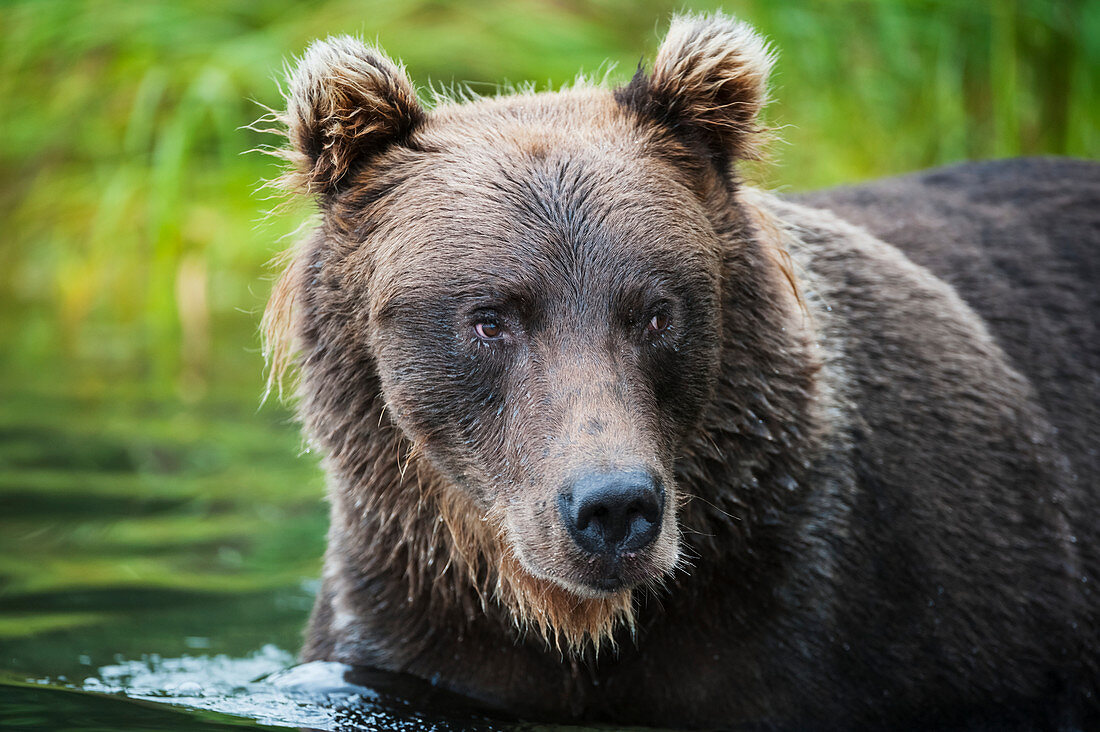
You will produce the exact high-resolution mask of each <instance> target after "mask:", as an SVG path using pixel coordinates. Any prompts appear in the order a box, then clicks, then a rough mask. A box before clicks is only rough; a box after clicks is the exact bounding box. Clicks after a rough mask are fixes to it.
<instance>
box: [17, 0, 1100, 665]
mask: <svg viewBox="0 0 1100 732" xmlns="http://www.w3.org/2000/svg"><path fill="white" fill-rule="evenodd" d="M684 5H685V4H683V3H681V2H679V1H677V2H672V1H671V0H640V1H631V0H594V1H593V2H586V3H582V2H578V1H576V0H564V1H559V2H549V1H548V0H513V1H509V2H504V1H503V0H489V1H488V2H482V3H461V2H455V1H454V0H411V1H409V2H399V1H397V0H385V1H382V0H356V1H355V2H351V1H350V0H325V1H323V2H313V3H302V2H297V1H295V0H276V1H273V2H263V3H261V2H254V1H253V0H230V1H227V2H221V3H208V2H199V1H197V0H193V1H191V2H182V1H173V2H168V1H165V2H148V3H132V2H94V3H93V2H87V3H77V2H59V1H52V0H9V1H8V2H5V3H4V4H3V5H0V98H2V99H3V106H2V111H0V220H2V222H3V236H2V237H0V650H3V651H4V652H3V653H0V666H7V667H9V668H17V667H18V668H24V667H36V668H49V669H56V668H58V667H59V664H60V665H63V664H64V663H66V660H65V659H68V662H70V663H71V662H72V659H73V658H75V657H76V655H77V654H79V653H84V652H85V651H84V650H80V649H88V652H89V653H93V651H94V653H93V655H95V654H101V655H102V654H107V655H108V657H109V654H110V653H113V652H121V653H129V654H130V655H134V654H135V653H140V652H141V651H142V650H143V649H144V650H157V651H160V652H162V653H165V654H169V653H172V652H173V649H176V651H175V652H179V650H178V648H177V647H182V646H180V644H181V643H182V642H183V641H182V640H181V639H182V637H183V636H184V635H186V634H194V635H203V634H204V632H203V627H202V626H203V625H206V626H207V627H208V633H214V632H215V631H214V630H213V628H214V627H215V626H216V627H218V628H227V627H237V626H233V625H232V622H230V621H229V620H227V618H230V617H233V618H235V619H236V621H235V622H236V623H237V625H238V626H241V627H243V626H244V625H248V626H249V627H248V628H247V632H246V630H241V635H240V636H239V638H240V640H239V641H232V639H230V640H226V641H225V643H223V644H222V645H220V646H218V645H217V642H215V646H217V647H218V648H222V649H237V650H239V651H240V652H243V651H245V650H248V649H249V648H252V647H256V646H258V645H259V644H260V643H262V642H263V640H264V639H265V638H280V639H283V640H282V641H280V642H285V643H286V644H287V645H291V646H292V645H293V644H294V642H295V641H294V628H296V627H297V626H298V625H299V624H300V623H301V620H302V618H303V613H304V608H305V607H306V606H307V605H308V598H306V599H305V600H304V601H303V599H302V598H303V596H304V594H303V591H302V590H301V589H300V586H301V581H302V579H303V578H307V577H311V576H315V574H316V572H317V568H318V565H319V556H320V552H321V551H322V548H323V533H324V507H323V505H322V504H321V501H320V497H321V494H322V492H323V488H322V481H321V479H320V477H319V474H318V471H317V469H316V466H315V464H314V461H312V460H309V459H300V458H298V457H297V453H298V452H299V450H300V443H299V439H298V437H297V435H296V431H295V428H294V426H293V425H292V424H290V423H289V419H288V415H287V412H286V410H285V409H284V408H282V407H279V406H278V405H271V404H269V405H267V406H266V407H264V408H263V409H262V410H260V411H257V404H258V399H259V394H260V392H261V388H262V379H261V370H262V363H261V359H260V357H259V355H258V337H257V335H256V327H257V323H258V319H259V318H258V312H259V311H260V310H261V309H262V307H263V303H264V301H265V298H266V294H267V289H268V287H269V282H270V279H271V277H272V276H273V273H274V272H273V269H272V268H271V267H269V266H268V265H267V263H268V262H269V261H270V260H271V259H272V258H273V257H274V256H275V255H276V253H277V252H278V251H279V250H281V249H283V248H285V247H287V246H288V245H289V244H290V243H291V242H292V241H293V232H294V230H295V229H296V228H297V227H298V225H299V224H300V223H301V222H302V221H303V220H304V219H306V218H307V216H308V214H309V208H308V204H306V203H304V202H303V203H302V205H299V206H298V207H297V208H295V207H291V208H290V209H289V210H283V211H281V212H278V213H273V214H270V215H265V214H264V212H265V211H266V210H268V209H271V208H273V207H274V206H275V204H276V203H277V201H275V200H271V199H269V198H266V197H265V194H263V193H259V194H257V193H256V191H257V189H258V187H259V185H260V183H261V182H262V181H263V180H264V179H268V178H272V177H274V176H275V175H276V174H277V172H278V165H277V163H276V162H275V161H274V160H272V159H271V158H270V157H266V156H263V155H260V154H257V153H246V151H248V150H252V149H255V148H257V147H260V146H262V145H269V144H277V140H275V139H272V138H271V136H269V135H268V136H265V135H262V134H260V133H257V132H255V131H253V130H250V129H248V128H247V127H246V126H247V125H248V124H249V123H250V122H252V121H253V120H255V119H256V118H257V117H259V116H260V115H261V114H262V113H263V109H262V107H261V106H260V105H267V106H270V107H278V106H279V105H280V97H279V92H278V88H277V83H276V80H277V79H278V78H279V77H280V76H281V69H282V65H283V63H284V61H286V60H287V59H289V58H291V57H292V56H293V55H294V54H298V53H301V51H302V50H303V49H304V48H305V46H306V45H307V44H308V43H309V41H310V40H311V39H313V38H316V37H318V36H324V35H326V34H331V33H359V34H362V35H363V36H365V37H366V38H367V39H368V40H373V39H375V38H377V39H378V40H379V41H380V42H381V43H382V44H383V46H384V47H385V48H386V49H387V50H388V51H389V52H390V53H391V54H393V55H394V56H396V57H399V58H401V59H403V60H404V61H405V62H406V63H407V64H408V67H409V70H410V72H411V74H412V76H413V77H414V79H415V80H416V81H417V83H418V84H420V85H421V86H422V87H423V88H424V89H425V90H427V89H428V88H429V87H430V86H433V85H434V86H436V87H440V86H442V87H449V86H451V85H453V84H468V85H470V86H471V88H473V89H474V90H475V91H477V92H479V93H483V94H491V93H493V92H494V90H496V89H497V88H498V87H497V84H498V83H499V82H512V83H514V82H522V81H531V82H534V83H535V84H536V86H537V87H538V88H554V87H556V86H559V85H561V84H562V83H565V82H568V81H570V80H571V79H572V78H573V77H574V75H575V73H576V72H577V71H578V70H583V71H584V72H586V73H589V74H596V75H601V74H603V73H605V72H607V73H608V74H609V78H610V79H611V80H612V81H616V80H625V79H626V78H628V77H629V75H630V74H631V73H632V72H633V70H634V68H635V66H636V65H637V63H638V61H639V59H640V58H641V57H642V56H643V54H644V55H646V56H652V54H653V52H654V50H655V47H656V43H657V41H658V39H659V37H660V34H661V33H662V32H663V30H664V28H665V27H666V26H667V19H668V17H669V15H670V14H671V13H672V11H674V10H677V9H680V8H682V7H684ZM686 6H687V7H689V8H694V9H699V10H710V9H714V8H716V7H718V4H717V3H696V2H687V3H686ZM725 9H726V11H727V12H730V13H733V14H736V15H738V16H740V17H742V18H744V19H746V20H749V21H751V22H752V23H753V24H754V25H756V26H757V27H758V28H759V29H760V30H761V31H762V32H763V33H764V34H765V35H767V36H768V37H769V38H770V39H771V40H772V41H773V43H774V45H775V47H776V48H777V49H778V50H779V52H780V61H779V65H778V67H777V72H776V75H775V78H774V85H773V87H774V97H775V100H776V101H775V103H774V104H773V105H772V106H771V107H770V108H769V111H768V120H769V122H770V124H771V125H772V126H774V127H775V128H776V129H777V130H778V133H779V138H780V140H781V141H780V142H777V143H776V144H775V145H773V147H772V161H771V163H770V164H769V165H767V166H764V165H755V166H754V167H753V168H752V170H751V171H749V172H750V175H751V177H752V178H753V179H754V180H756V181H757V182H759V183H761V184H763V185H766V186H769V187H774V188H780V189H784V190H801V189H808V188H814V187H820V186H825V185H830V184H836V183H842V182H854V181H858V180H862V179H866V178H871V177H876V176H882V175H888V174H895V173H902V172H906V171H910V170H914V169H918V168H924V167H928V166H932V165H936V164H940V163H945V162H950V161H955V160H961V159H966V158H988V157H998V156H1010V155H1033V154H1067V155H1077V156H1085V157H1095V156H1097V155H1098V153H1100V76H1098V75H1097V69H1100V3H1095V2H1087V1H1086V0H1061V1H1060V2H1046V1H1045V0H987V1H979V0H881V1H879V2H872V1H871V0H831V1H830V0H803V1H801V2H795V1H794V0H741V1H738V2H729V3H726V4H725ZM427 96H430V95H426V97H427ZM142 593H144V594H142ZM264 593H276V594H275V595H272V596H273V597H276V600H270V597H272V596H269V595H268V594H264ZM279 593H282V594H279ZM125 598H132V599H125ZM212 598H222V599H221V600H217V601H215V599H212ZM276 601H277V602H276ZM272 602H276V604H278V608H277V609H273V607H274V606H273V605H272V604H271V603H272ZM279 603H281V604H279ZM288 603H289V604H288ZM150 607H153V608H159V609H157V610H150V609H149V608H150ZM242 608H244V609H242ZM200 610H201V611H203V612H209V613H210V614H208V615H202V614H201V612H200ZM149 613H153V614H152V615H150V614H149ZM157 613H159V614H157ZM196 613H199V614H198V615H196ZM196 617H198V618H199V620H198V621H197V622H198V627H193V625H191V624H193V623H195V622H196V620H195V618H196ZM264 618H268V620H266V621H265V620H264ZM138 619H140V620H141V622H144V623H145V626H144V630H142V631H141V633H135V632H134V630H133V627H134V623H136V622H138ZM265 622H266V623H267V625H265V624H264V623H265ZM92 627H95V628H96V631H95V638H96V640H95V641H94V642H93V641H90V640H89V638H90V637H92V636H91V635H90V633H89V630H88V629H89V628H92ZM184 629H186V630H184ZM218 632H220V633H221V634H222V637H223V638H222V639H223V640H225V637H224V636H225V634H226V632H227V631H224V630H222V631H218ZM234 632H236V631H234ZM234 637H237V636H234ZM47 639H53V640H50V641H49V642H47ZM89 644H91V645H89ZM96 658H97V660H107V659H106V658H101V657H100V656H96Z"/></svg>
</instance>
